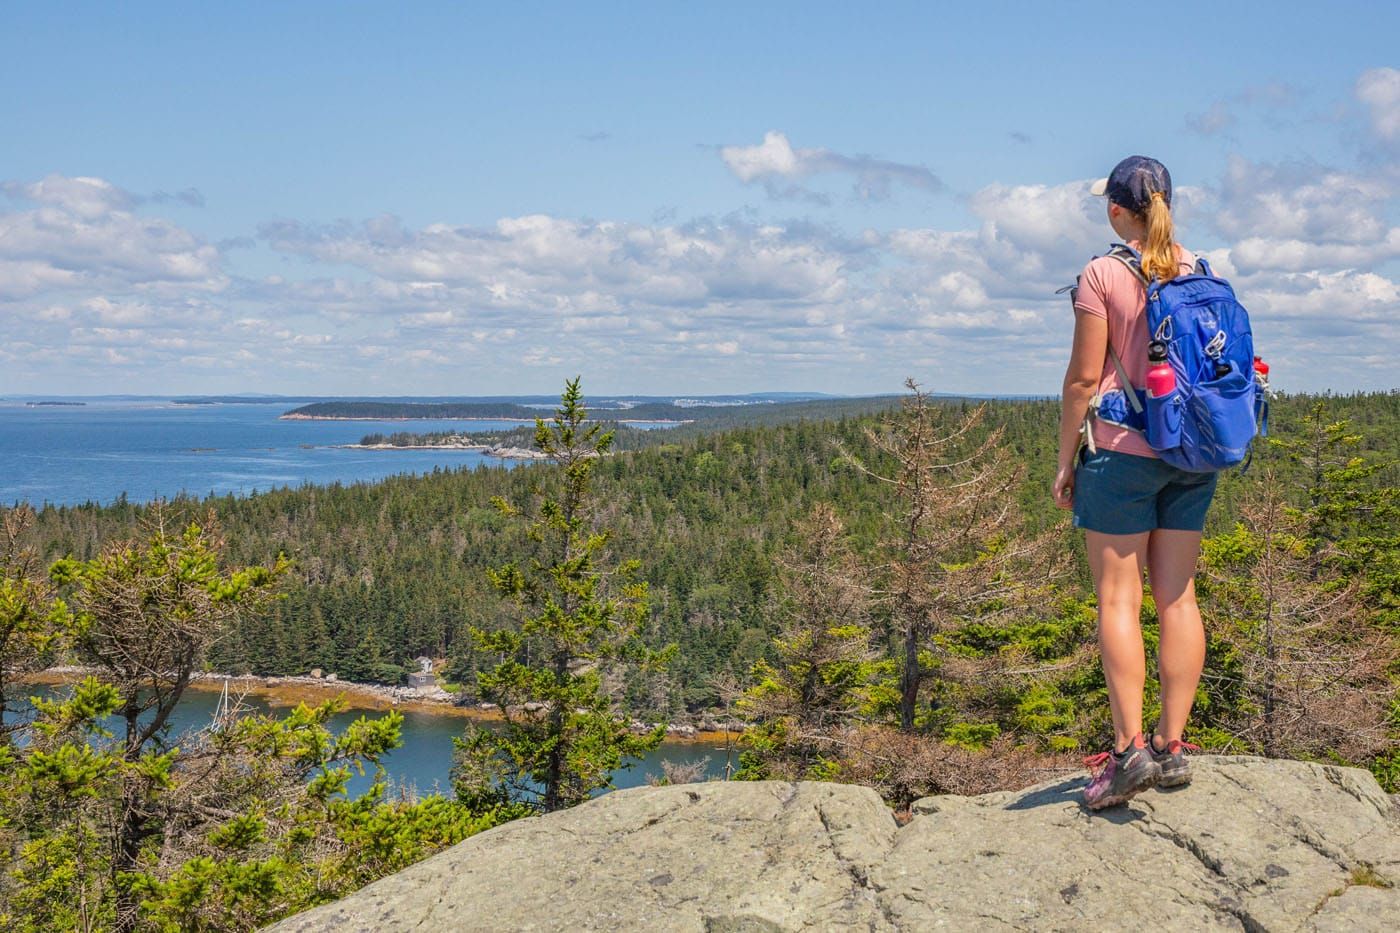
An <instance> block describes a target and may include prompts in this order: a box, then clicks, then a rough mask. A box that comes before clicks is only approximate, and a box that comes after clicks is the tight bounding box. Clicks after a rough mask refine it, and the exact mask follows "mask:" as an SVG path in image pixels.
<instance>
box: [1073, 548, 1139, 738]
mask: <svg viewBox="0 0 1400 933" xmlns="http://www.w3.org/2000/svg"><path fill="white" fill-rule="evenodd" d="M1151 534H1153V532H1143V533H1141V534H1135V535H1108V534H1103V533H1102V532H1098V531H1089V532H1087V533H1086V539H1085V544H1086V546H1087V548H1088V551H1089V569H1090V570H1091V571H1093V574H1094V589H1095V591H1096V592H1097V593H1098V596H1099V652H1100V653H1101V654H1102V655H1103V673H1104V679H1105V680H1107V681H1108V702H1109V705H1110V707H1111V708H1112V710H1113V734H1114V746H1113V747H1114V751H1122V750H1123V749H1125V748H1127V747H1128V743H1129V742H1131V741H1132V740H1133V736H1135V735H1137V734H1138V733H1139V732H1141V731H1142V687H1143V681H1145V680H1146V678H1147V672H1146V661H1145V660H1144V657H1143V650H1142V625H1141V623H1140V620H1139V615H1140V613H1141V611H1142V572H1143V569H1144V568H1145V567H1146V566H1147V548H1148V538H1149V537H1150V535H1151Z"/></svg>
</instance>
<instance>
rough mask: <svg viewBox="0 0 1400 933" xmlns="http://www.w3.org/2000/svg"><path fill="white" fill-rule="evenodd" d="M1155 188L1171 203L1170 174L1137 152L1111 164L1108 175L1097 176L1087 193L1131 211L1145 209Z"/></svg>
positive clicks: (1144, 211)
mask: <svg viewBox="0 0 1400 933" xmlns="http://www.w3.org/2000/svg"><path fill="white" fill-rule="evenodd" d="M1154 191H1160V192H1162V196H1163V197H1164V198H1165V199H1166V202H1167V207H1171V206H1172V176H1171V173H1170V172H1168V171H1167V167H1166V166H1165V165H1163V164H1162V163H1161V162H1158V161H1157V160H1156V159H1150V158H1148V157H1147V156H1138V155H1135V156H1128V157H1127V158H1126V159H1124V160H1123V161H1122V162H1119V163H1118V164H1117V165H1115V166H1113V171H1112V172H1110V173H1109V175H1108V177H1107V178H1100V179H1099V180H1098V181H1096V182H1094V184H1093V187H1091V188H1090V189H1089V193H1090V194H1095V195H1100V196H1107V197H1108V199H1109V200H1110V201H1112V202H1113V203H1114V204H1118V205H1121V206H1122V207H1126V208H1127V209H1128V210H1130V211H1132V212H1133V213H1134V214H1145V213H1146V212H1147V206H1148V204H1149V203H1150V202H1151V200H1152V192H1154Z"/></svg>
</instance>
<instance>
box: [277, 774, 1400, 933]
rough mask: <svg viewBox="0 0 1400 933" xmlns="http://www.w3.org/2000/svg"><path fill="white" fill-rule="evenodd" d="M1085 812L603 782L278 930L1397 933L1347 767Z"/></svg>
mask: <svg viewBox="0 0 1400 933" xmlns="http://www.w3.org/2000/svg"><path fill="white" fill-rule="evenodd" d="M1194 761H1195V770H1196V779H1195V782H1194V783H1193V784H1192V785H1191V786H1189V787H1186V788H1180V789H1175V790H1171V791H1149V792H1147V793H1146V794H1143V795H1141V796H1140V797H1139V798H1137V799H1135V800H1133V801H1132V802H1131V803H1130V804H1129V805H1128V806H1126V807H1118V808H1115V809H1113V810H1110V811H1106V812H1103V813H1098V814H1091V813H1090V812H1089V811H1088V810H1086V809H1084V808H1083V807H1082V806H1081V804H1080V802H1079V791H1080V789H1081V788H1082V786H1083V783H1084V778H1083V777H1073V778H1067V779H1063V780H1054V781H1050V782H1047V783H1044V784H1040V785H1038V786H1036V787H1032V788H1029V789H1027V790H1023V791H1017V792H1011V793H999V794H988V795H984V796H980V797H951V796H943V797H927V798H924V799H923V800H920V801H918V802H917V803H915V805H914V807H913V818H912V819H911V820H910V821H909V822H908V823H907V824H906V825H904V826H902V827H901V826H898V825H897V824H896V822H895V820H894V818H893V816H892V815H891V813H890V811H889V809H888V808H887V807H886V806H885V805H884V804H883V803H882V802H881V800H880V798H879V797H878V796H877V795H876V794H875V792H874V791H872V790H870V789H868V788H864V787H855V786H850V785H842V784H827V783H816V782H799V783H795V784H794V783H783V782H755V783H742V782H730V783H720V782H712V783H706V784H688V785H679V786H674V787H639V788H633V789H630V790H622V791H616V792H613V793H611V794H608V795H606V796H604V797H601V798H599V799H597V800H594V801H590V802H589V803H587V804H585V805H583V806H580V807H577V808H574V809H572V810H568V811H565V812H562V813H556V814H551V815H549V816H544V817H535V818H532V819H527V820H521V821H517V822H515V823H511V824H508V825H505V826H500V827H497V828H496V829H493V830H490V831H488V832H485V833H482V834H480V835H478V836H474V837H473V838H471V839H468V840H466V841H465V842H462V843H461V844H460V845H457V846H454V847H453V848H451V849H449V850H447V851H445V852H442V853H439V854H438V855H436V856H434V857H433V858H430V859H427V860H425V861H423V862H421V863H419V864H417V865H414V866H412V867H410V868H408V869H406V870H404V871H402V872H399V873H398V874H396V875H392V876H390V877H388V878H384V879H381V880H380V881H378V882H376V883H374V884H372V885H369V886H368V887H366V888H364V889H363V890H361V891H358V892H356V893H355V894H353V895H351V896H349V897H347V898H345V899H343V900H341V901H338V902H336V903H333V904H327V905H325V906H322V907H319V908H316V909H314V910H310V911H307V912H305V913H303V914H299V915H297V916H295V917H291V918H288V919H286V920H284V921H282V922H281V923H279V924H277V925H276V926H275V927H273V929H274V930H277V931H283V933H286V931H305V933H311V931H331V930H335V931H351V930H366V931H369V930H373V931H397V930H536V931H543V930H695V931H712V933H719V931H725V933H740V931H744V933H759V931H789V930H792V931H796V930H818V929H820V930H830V929H858V930H871V931H885V930H928V929H949V930H972V929H975V930H979V931H981V930H1080V929H1088V928H1090V927H1097V926H1099V925H1100V924H1102V923H1104V922H1105V921H1114V920H1115V918H1116V919H1119V920H1121V918H1122V917H1123V913H1122V909H1123V906H1124V905H1125V904H1128V903H1130V902H1131V901H1134V900H1136V901H1138V902H1139V903H1143V904H1147V903H1151V904H1153V905H1154V907H1153V909H1152V910H1151V911H1150V913H1148V914H1144V915H1143V916H1144V917H1145V918H1146V917H1149V916H1150V917H1151V920H1152V921H1153V922H1154V923H1155V924H1156V925H1158V926H1160V928H1162V929H1192V930H1197V929H1223V930H1251V931H1254V930H1269V931H1273V930H1279V931H1283V930H1319V931H1321V930H1348V931H1352V930H1387V931H1393V930H1396V929H1400V812H1398V811H1397V806H1396V804H1395V802H1394V801H1393V800H1392V799H1391V798H1390V797H1388V796H1387V795H1386V794H1385V793H1384V792H1383V791H1382V790H1381V789H1380V787H1379V786H1378V785H1377V784H1376V782H1375V780H1374V779H1373V778H1372V777H1371V775H1370V774H1368V773H1366V772H1365V771H1360V770H1357V769H1354V768H1340V767H1331V766H1326V765H1316V764H1308V763H1303V762H1291V761H1268V760H1265V759H1260V758H1242V757H1211V756H1201V757H1198V758H1196V759H1194Z"/></svg>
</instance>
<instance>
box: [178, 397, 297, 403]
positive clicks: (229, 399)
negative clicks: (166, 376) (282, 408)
mask: <svg viewBox="0 0 1400 933" xmlns="http://www.w3.org/2000/svg"><path fill="white" fill-rule="evenodd" d="M287 401H288V400H287V398H286V397H285V396H281V395H197V396H192V397H189V398H174V399H171V400H170V402H171V404H172V405H277V404H286V403H287Z"/></svg>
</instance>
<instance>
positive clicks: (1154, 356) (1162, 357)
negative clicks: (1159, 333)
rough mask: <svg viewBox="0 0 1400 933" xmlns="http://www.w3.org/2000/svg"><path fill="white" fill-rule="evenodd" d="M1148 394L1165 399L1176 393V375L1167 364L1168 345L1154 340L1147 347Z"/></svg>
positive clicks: (1169, 364) (1170, 365)
mask: <svg viewBox="0 0 1400 933" xmlns="http://www.w3.org/2000/svg"><path fill="white" fill-rule="evenodd" d="M1147 363H1148V366H1147V394H1148V395H1150V396H1152V397H1153V398H1165V397H1166V396H1168V395H1171V394H1172V393H1173V392H1175V391H1176V373H1175V372H1174V371H1173V370H1172V364H1171V363H1168V362H1167V345H1166V344H1165V343H1162V342H1161V341H1160V340H1154V341H1152V342H1151V343H1149V344H1148V345H1147Z"/></svg>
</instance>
